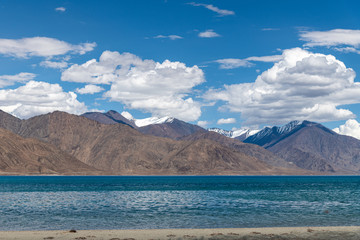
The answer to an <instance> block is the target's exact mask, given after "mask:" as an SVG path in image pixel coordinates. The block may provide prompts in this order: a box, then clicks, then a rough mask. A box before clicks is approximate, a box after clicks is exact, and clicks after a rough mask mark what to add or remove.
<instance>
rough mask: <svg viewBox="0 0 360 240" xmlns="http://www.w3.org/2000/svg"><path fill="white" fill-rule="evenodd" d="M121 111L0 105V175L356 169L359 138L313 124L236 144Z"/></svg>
mask: <svg viewBox="0 0 360 240" xmlns="http://www.w3.org/2000/svg"><path fill="white" fill-rule="evenodd" d="M124 115H125V114H124ZM124 115H122V114H119V113H117V112H115V111H109V112H107V113H85V114H83V115H82V116H77V115H72V114H68V113H64V112H53V113H49V114H45V115H40V116H36V117H33V118H30V119H27V120H21V119H18V118H16V117H14V116H12V115H10V114H7V113H5V112H3V111H0V130H1V131H0V140H1V142H0V144H1V148H0V174H73V175H76V174H91V175H99V174H114V175H219V174H220V175H224V174H227V175H284V174H286V175H296V174H302V175H314V174H359V173H360V154H359V153H360V141H359V140H357V139H354V138H352V137H347V136H342V135H339V134H337V133H335V132H333V131H331V130H329V129H327V128H325V127H324V126H322V125H321V124H318V123H312V122H307V121H304V122H292V123H289V124H288V125H285V126H284V127H280V128H279V127H273V128H265V129H263V130H261V131H258V132H252V134H249V131H247V133H246V131H244V134H247V137H246V138H244V136H246V135H244V136H243V138H244V142H242V141H240V140H239V139H237V137H239V136H241V135H239V136H236V137H233V136H234V135H232V136H231V137H232V138H231V137H226V136H224V135H222V134H219V133H218V132H215V131H207V130H205V129H203V128H201V127H199V126H196V125H193V124H189V123H186V122H183V121H181V120H178V119H175V118H170V117H165V118H151V119H146V120H143V121H139V120H135V119H131V118H130V117H128V116H127V115H125V116H126V117H125V116H124ZM335 145H336V146H335Z"/></svg>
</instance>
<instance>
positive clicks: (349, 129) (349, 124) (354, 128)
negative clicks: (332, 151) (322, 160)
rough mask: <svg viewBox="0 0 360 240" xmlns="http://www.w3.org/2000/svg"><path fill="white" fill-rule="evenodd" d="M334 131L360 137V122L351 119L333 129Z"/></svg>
mask: <svg viewBox="0 0 360 240" xmlns="http://www.w3.org/2000/svg"><path fill="white" fill-rule="evenodd" d="M333 131H334V132H336V133H338V134H341V135H347V136H351V137H354V138H357V139H360V123H359V122H358V121H356V120H355V119H349V120H347V121H346V122H345V124H344V125H340V126H339V127H338V128H334V129H333Z"/></svg>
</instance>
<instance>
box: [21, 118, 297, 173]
mask: <svg viewBox="0 0 360 240" xmlns="http://www.w3.org/2000/svg"><path fill="white" fill-rule="evenodd" d="M20 125H21V126H20V128H18V134H20V135H21V136H23V137H30V138H37V139H39V140H41V141H45V142H48V143H51V144H53V145H55V146H57V147H58V148H60V149H61V150H62V151H65V152H67V153H69V154H71V155H72V156H74V157H76V158H77V159H79V160H80V161H82V162H84V163H86V164H88V165H90V166H92V167H95V168H97V169H101V170H105V171H111V172H112V173H113V174H126V175H131V174H145V175H152V174H164V175H174V174H194V175H195V174H244V175H246V174H281V173H284V174H294V173H296V172H294V170H289V169H283V168H281V169H280V168H277V167H274V166H272V165H271V164H270V162H269V163H266V162H264V161H262V159H259V157H256V156H255V155H256V154H253V155H254V156H251V155H249V154H247V153H246V152H242V151H240V149H235V148H234V147H229V146H226V145H224V144H221V143H219V142H216V141H213V140H211V139H189V140H184V141H175V140H172V139H168V138H161V137H154V136H149V135H144V134H142V133H140V132H139V131H137V130H136V129H133V128H131V127H129V126H127V125H124V124H114V125H104V124H100V123H98V122H96V121H93V120H90V119H87V118H85V117H81V116H76V115H71V114H68V113H64V112H54V113H50V114H46V115H41V116H37V117H33V118H30V119H28V120H22V121H21V124H20ZM239 143H240V142H239ZM240 144H242V145H244V148H246V146H249V149H251V148H253V145H247V144H244V143H240ZM257 148H258V147H257ZM262 151H263V152H262V155H266V153H267V154H271V153H268V152H267V151H266V150H263V149H262ZM260 155H261V154H260ZM262 157H263V156H262Z"/></svg>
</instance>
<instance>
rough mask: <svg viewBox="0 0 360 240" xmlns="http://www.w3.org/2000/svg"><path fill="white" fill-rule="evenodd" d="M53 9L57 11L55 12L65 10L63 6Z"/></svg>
mask: <svg viewBox="0 0 360 240" xmlns="http://www.w3.org/2000/svg"><path fill="white" fill-rule="evenodd" d="M55 11H57V12H65V11H66V8H64V7H57V8H55Z"/></svg>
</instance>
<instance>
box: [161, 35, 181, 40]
mask: <svg viewBox="0 0 360 240" xmlns="http://www.w3.org/2000/svg"><path fill="white" fill-rule="evenodd" d="M154 38H168V39H170V40H177V39H183V37H181V36H178V35H168V36H165V35H157V36H155V37H154Z"/></svg>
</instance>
